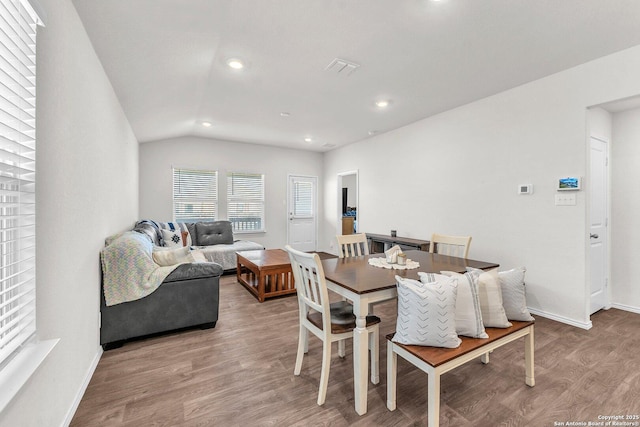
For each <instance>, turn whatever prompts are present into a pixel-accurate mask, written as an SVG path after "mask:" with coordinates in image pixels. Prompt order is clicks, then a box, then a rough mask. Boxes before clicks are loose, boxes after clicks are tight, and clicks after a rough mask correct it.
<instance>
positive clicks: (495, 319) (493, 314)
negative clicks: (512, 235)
mask: <svg viewBox="0 0 640 427" xmlns="http://www.w3.org/2000/svg"><path fill="white" fill-rule="evenodd" d="M467 270H468V271H471V272H473V271H475V272H477V273H479V274H480V275H479V276H478V293H479V295H480V308H481V309H482V323H484V326H485V327H486V328H508V327H510V326H511V323H510V322H509V320H508V319H507V315H506V313H505V312H504V307H503V305H502V290H501V289H500V279H499V278H498V269H497V268H494V269H493V270H489V271H484V270H478V269H477V268H470V267H468V268H467Z"/></svg>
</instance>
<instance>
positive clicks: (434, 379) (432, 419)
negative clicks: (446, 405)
mask: <svg viewBox="0 0 640 427" xmlns="http://www.w3.org/2000/svg"><path fill="white" fill-rule="evenodd" d="M428 377H429V388H428V391H427V393H428V394H427V420H428V426H429V427H438V426H439V425H440V374H439V373H437V372H433V371H432V372H429V374H428Z"/></svg>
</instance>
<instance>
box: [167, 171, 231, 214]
mask: <svg viewBox="0 0 640 427" xmlns="http://www.w3.org/2000/svg"><path fill="white" fill-rule="evenodd" d="M172 176H173V197H172V203H173V220H174V221H175V222H199V221H215V220H217V219H219V218H220V213H219V200H218V171H217V170H203V169H194V168H181V167H175V166H174V167H173V168H172ZM189 186H190V187H189ZM181 204H182V205H189V204H191V205H200V208H199V209H196V211H200V212H201V213H206V212H208V213H210V215H195V214H196V213H197V212H196V211H194V215H193V216H189V215H187V211H186V210H185V209H184V208H183V207H180V205H181Z"/></svg>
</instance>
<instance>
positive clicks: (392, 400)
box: [387, 341, 398, 411]
mask: <svg viewBox="0 0 640 427" xmlns="http://www.w3.org/2000/svg"><path fill="white" fill-rule="evenodd" d="M397 378H398V355H397V354H396V353H395V352H394V351H393V343H392V342H391V341H387V409H389V410H390V411H395V410H396V390H397V386H396V380H397Z"/></svg>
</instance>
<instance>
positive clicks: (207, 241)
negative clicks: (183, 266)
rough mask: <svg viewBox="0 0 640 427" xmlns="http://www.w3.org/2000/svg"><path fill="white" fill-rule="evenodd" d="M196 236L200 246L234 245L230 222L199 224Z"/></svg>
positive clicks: (197, 224)
mask: <svg viewBox="0 0 640 427" xmlns="http://www.w3.org/2000/svg"><path fill="white" fill-rule="evenodd" d="M196 235H197V237H196V240H197V241H198V245H199V246H211V245H232V244H233V228H232V226H231V222H230V221H214V222H197V223H196Z"/></svg>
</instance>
